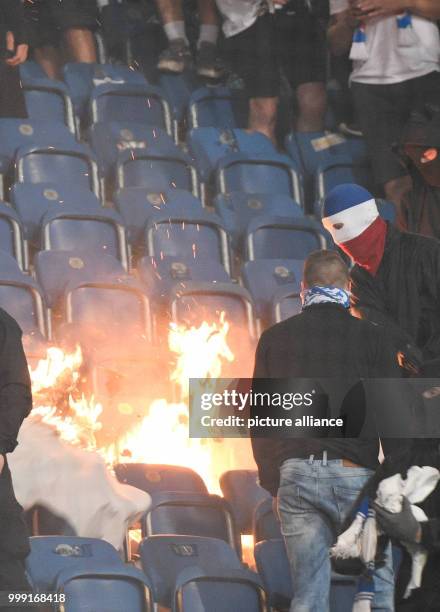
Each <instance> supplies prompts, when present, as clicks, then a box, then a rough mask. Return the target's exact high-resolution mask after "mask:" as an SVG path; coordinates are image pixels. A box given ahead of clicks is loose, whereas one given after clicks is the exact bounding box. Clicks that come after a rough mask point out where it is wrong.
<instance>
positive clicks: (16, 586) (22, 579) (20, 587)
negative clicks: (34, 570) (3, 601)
mask: <svg viewBox="0 0 440 612" xmlns="http://www.w3.org/2000/svg"><path fill="white" fill-rule="evenodd" d="M30 590H31V588H30V586H29V583H28V581H27V579H26V575H25V572H24V563H23V561H21V560H18V559H13V558H11V559H1V558H0V591H6V592H11V593H14V592H16V591H30ZM30 609H31V608H29V607H26V608H24V607H21V606H14V607H1V606H0V612H29V610H30ZM33 609H34V610H35V608H33Z"/></svg>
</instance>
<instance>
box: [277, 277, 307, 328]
mask: <svg viewBox="0 0 440 612" xmlns="http://www.w3.org/2000/svg"><path fill="white" fill-rule="evenodd" d="M301 307H302V305H301V297H300V289H299V287H295V286H292V285H286V286H285V287H280V289H278V291H277V292H276V293H275V294H274V296H273V298H272V309H271V310H272V313H271V314H272V316H271V323H272V324H275V323H279V322H280V321H284V320H285V319H288V318H289V317H293V316H294V315H297V314H299V313H300V312H301Z"/></svg>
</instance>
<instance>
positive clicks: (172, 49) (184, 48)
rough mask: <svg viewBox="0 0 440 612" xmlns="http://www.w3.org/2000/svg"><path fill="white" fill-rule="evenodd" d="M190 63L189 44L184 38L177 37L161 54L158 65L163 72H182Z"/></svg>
mask: <svg viewBox="0 0 440 612" xmlns="http://www.w3.org/2000/svg"><path fill="white" fill-rule="evenodd" d="M190 63H191V53H190V50H189V47H188V45H187V44H186V42H185V41H184V40H183V38H177V39H176V40H173V41H171V42H170V44H169V46H168V47H167V48H166V49H165V51H162V53H161V54H160V55H159V61H158V62H157V67H158V69H159V70H161V71H163V72H174V73H176V74H180V73H181V72H183V71H184V70H185V68H186V67H187V66H188V65H189V64H190Z"/></svg>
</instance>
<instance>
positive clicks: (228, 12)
mask: <svg viewBox="0 0 440 612" xmlns="http://www.w3.org/2000/svg"><path fill="white" fill-rule="evenodd" d="M216 2H217V7H218V10H219V11H220V13H221V14H222V16H223V18H224V21H223V32H224V34H225V36H226V38H229V37H230V36H234V35H235V34H239V33H240V32H243V31H244V30H247V29H248V28H250V27H251V25H252V24H253V23H255V21H256V19H257V17H258V14H259V12H260V10H261V8H262V6H263V4H264V0H216Z"/></svg>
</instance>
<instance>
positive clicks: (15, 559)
mask: <svg viewBox="0 0 440 612" xmlns="http://www.w3.org/2000/svg"><path fill="white" fill-rule="evenodd" d="M31 408H32V394H31V383H30V379H29V371H28V367H27V363H26V357H25V355H24V351H23V346H22V343H21V330H20V328H19V326H18V325H17V323H16V322H15V321H14V319H12V318H11V317H10V316H9V315H8V314H7V313H6V312H5V311H4V310H2V309H0V591H10V592H11V591H17V590H26V589H29V585H28V584H27V581H26V578H25V575H24V568H23V559H24V558H25V557H26V556H27V554H28V553H29V544H28V537H27V533H26V526H25V523H24V520H23V516H22V508H21V506H20V505H19V504H18V502H17V500H16V499H15V495H14V491H13V487H12V481H11V474H10V471H9V468H8V462H7V459H6V455H7V453H12V451H13V450H14V448H15V447H16V446H17V435H18V430H19V429H20V425H21V423H22V421H23V419H24V418H26V417H27V416H28V414H29V412H30V411H31ZM16 609H17V608H14V610H16Z"/></svg>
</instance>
